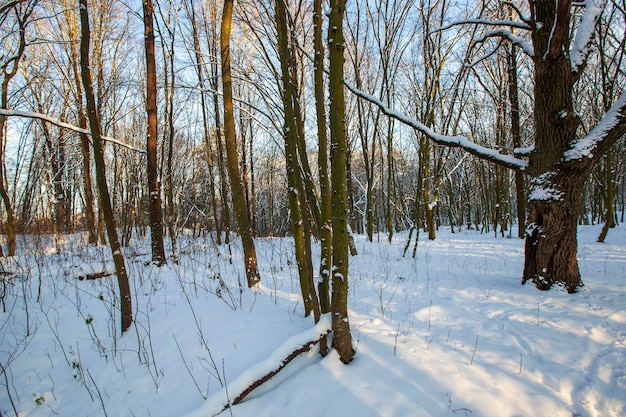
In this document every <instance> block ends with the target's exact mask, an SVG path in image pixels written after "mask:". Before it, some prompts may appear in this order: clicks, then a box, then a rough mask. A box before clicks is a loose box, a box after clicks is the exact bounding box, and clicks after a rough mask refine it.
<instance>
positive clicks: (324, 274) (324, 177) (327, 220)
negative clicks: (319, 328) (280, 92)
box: [313, 0, 333, 346]
mask: <svg viewBox="0 0 626 417" xmlns="http://www.w3.org/2000/svg"><path fill="white" fill-rule="evenodd" d="M313 36H314V46H315V69H314V71H315V73H314V77H315V86H314V90H315V91H314V92H315V112H316V116H317V137H318V143H319V146H318V156H317V158H318V159H317V165H318V171H319V182H320V222H321V228H320V246H321V254H320V272H319V273H320V280H319V284H318V286H317V291H318V296H319V300H320V309H321V312H322V314H325V313H328V312H329V311H330V298H329V296H330V264H331V262H332V254H333V248H332V238H333V234H332V223H331V221H332V207H331V198H330V197H331V195H330V181H329V178H328V134H327V131H326V129H327V127H326V110H325V108H326V106H325V102H324V97H325V93H324V43H323V40H322V0H315V1H314V3H313ZM324 346H325V344H324Z"/></svg>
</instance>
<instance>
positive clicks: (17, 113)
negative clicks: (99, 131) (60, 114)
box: [0, 109, 146, 153]
mask: <svg viewBox="0 0 626 417" xmlns="http://www.w3.org/2000/svg"><path fill="white" fill-rule="evenodd" d="M0 114H1V115H3V116H7V117H11V116H13V117H24V118H28V119H39V120H43V121H45V122H48V123H51V124H53V125H55V126H59V127H62V128H64V129H69V130H72V131H74V132H77V133H84V134H86V135H91V131H89V130H87V129H83V128H80V127H78V126H74V125H72V124H70V123H66V122H63V121H61V120H59V119H57V118H55V117H52V116H49V115H47V114H42V113H37V112H32V111H26V110H14V109H0ZM100 139H102V140H104V141H106V142H111V143H114V144H116V145H119V146H122V147H124V148H126V149H130V150H131V151H135V152H139V153H146V150H145V149H139V148H135V147H134V146H131V145H129V144H127V143H124V142H122V141H120V140H117V139H114V138H111V137H108V136H100Z"/></svg>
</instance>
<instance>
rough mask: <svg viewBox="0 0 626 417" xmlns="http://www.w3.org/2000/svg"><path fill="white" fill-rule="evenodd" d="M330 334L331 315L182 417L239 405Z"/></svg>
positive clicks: (198, 416) (212, 416) (200, 416)
mask: <svg viewBox="0 0 626 417" xmlns="http://www.w3.org/2000/svg"><path fill="white" fill-rule="evenodd" d="M331 330H332V320H331V317H330V314H324V315H322V316H321V317H320V321H319V322H318V323H317V324H316V325H315V326H313V327H312V328H311V329H308V330H306V331H304V332H302V333H299V334H297V335H295V336H293V337H291V338H290V339H289V340H287V341H286V342H285V343H283V344H282V345H281V346H279V347H278V348H277V349H276V350H275V351H274V352H273V353H272V354H271V355H270V357H269V358H267V359H266V360H264V361H263V362H260V363H258V364H256V365H254V366H252V367H251V368H249V369H248V370H247V371H245V372H244V373H243V374H241V375H240V376H239V377H237V378H236V379H235V380H234V381H232V382H230V383H228V384H227V385H226V386H225V387H224V388H222V389H221V390H220V391H219V392H217V393H215V394H214V395H211V396H210V397H209V398H207V400H206V401H205V402H204V403H203V404H202V406H201V407H200V408H198V409H197V410H195V411H193V412H191V413H189V414H187V415H186V416H185V417H207V416H210V417H215V416H217V415H218V414H220V413H221V412H223V411H224V410H227V409H228V408H229V407H232V406H233V405H236V404H239V403H240V402H242V401H243V400H244V399H245V398H246V397H247V396H248V395H249V394H250V393H251V392H252V391H254V390H255V389H256V388H258V387H260V386H261V385H263V384H264V383H265V382H267V381H269V380H270V379H271V378H272V377H274V376H275V375H276V374H278V373H279V372H280V371H281V370H283V369H284V368H285V367H286V366H287V365H288V364H289V363H290V362H291V361H293V360H294V359H295V358H297V357H298V356H299V355H301V354H303V353H305V352H308V351H309V350H311V349H312V348H313V347H314V346H315V345H317V344H318V343H319V342H320V341H321V340H322V339H324V338H326V336H327V335H328V334H329V333H330V332H331Z"/></svg>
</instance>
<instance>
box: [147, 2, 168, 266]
mask: <svg viewBox="0 0 626 417" xmlns="http://www.w3.org/2000/svg"><path fill="white" fill-rule="evenodd" d="M142 4H143V24H144V45H145V49H146V112H147V113H148V134H147V139H146V150H147V157H148V192H149V202H150V235H151V238H152V263H154V264H155V265H157V266H161V265H163V264H165V248H164V245H163V209H162V207H161V187H160V185H159V169H158V161H157V142H158V115H157V75H156V58H155V48H154V7H153V5H152V0H143V3H142Z"/></svg>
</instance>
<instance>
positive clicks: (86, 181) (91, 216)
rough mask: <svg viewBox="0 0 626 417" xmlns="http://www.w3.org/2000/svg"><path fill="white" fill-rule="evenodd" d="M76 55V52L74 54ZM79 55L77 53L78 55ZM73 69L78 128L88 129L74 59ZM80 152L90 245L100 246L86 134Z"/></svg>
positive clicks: (76, 65)
mask: <svg viewBox="0 0 626 417" xmlns="http://www.w3.org/2000/svg"><path fill="white" fill-rule="evenodd" d="M74 53H76V52H75V51H73V52H72V54H74ZM76 54H77V53H76ZM72 61H73V64H72V66H73V68H74V75H75V80H74V81H75V83H76V100H77V106H78V127H80V128H83V129H87V117H86V116H85V112H84V110H83V88H82V85H81V82H80V72H79V69H78V63H77V62H76V59H73V60H72ZM79 137H80V151H81V153H82V156H83V185H84V190H85V206H84V207H83V209H84V210H85V219H86V220H87V236H88V242H89V244H90V245H97V244H98V235H97V233H96V214H95V212H94V198H93V184H92V181H91V152H90V151H89V138H88V137H87V135H85V134H84V133H81V134H79Z"/></svg>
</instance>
